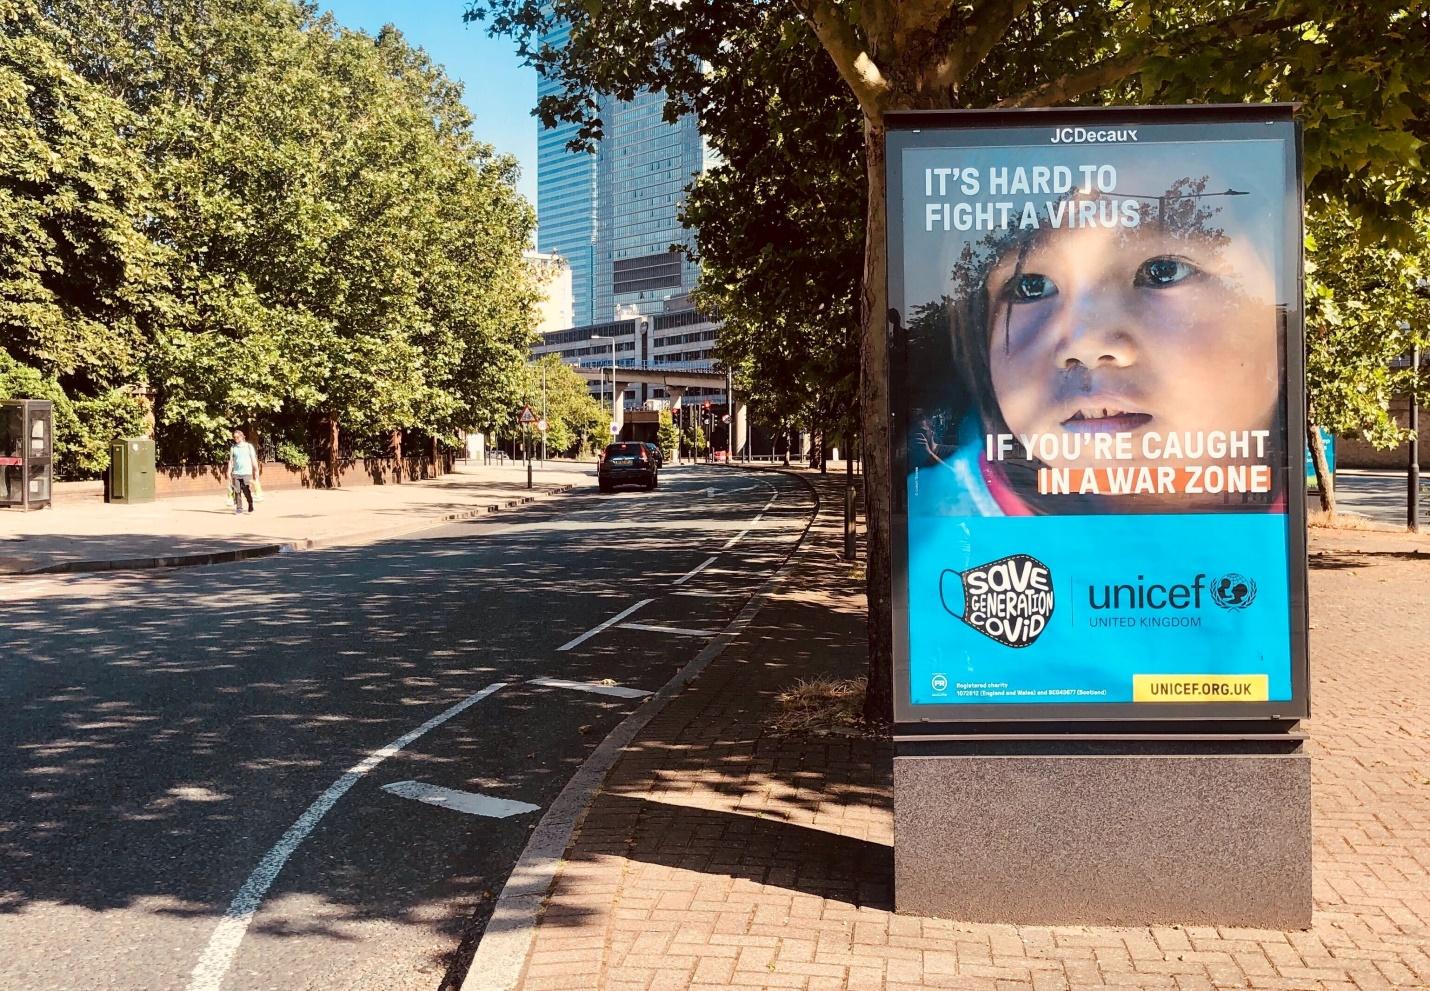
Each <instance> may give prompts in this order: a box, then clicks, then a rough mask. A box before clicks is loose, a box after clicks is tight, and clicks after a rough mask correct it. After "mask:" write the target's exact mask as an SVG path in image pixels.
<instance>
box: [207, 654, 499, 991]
mask: <svg viewBox="0 0 1430 991" xmlns="http://www.w3.org/2000/svg"><path fill="white" fill-rule="evenodd" d="M504 687H506V682H503V681H499V682H497V683H496V684H494V685H488V686H487V687H486V688H483V689H482V690H481V691H479V692H475V693H473V694H471V695H468V696H467V697H466V698H464V699H462V701H460V702H458V703H457V704H456V705H454V706H452V707H451V708H448V709H445V710H443V711H442V712H439V713H438V714H437V715H435V716H433V717H432V718H431V719H429V720H427V721H426V722H425V723H423V724H422V725H421V726H418V727H417V728H416V729H414V730H412V731H410V732H407V733H404V734H403V735H402V736H399V737H398V738H397V739H395V740H393V741H392V742H391V743H389V744H388V745H387V746H385V747H382V748H381V749H379V750H374V751H372V752H371V753H370V754H368V755H367V756H366V757H364V758H363V759H362V760H360V761H358V763H356V764H354V765H353V766H352V767H350V768H348V770H347V772H346V773H344V774H343V776H342V777H340V778H338V780H336V781H334V782H333V783H332V784H331V785H329V786H328V790H327V791H325V792H323V793H322V794H321V795H319V796H318V798H317V800H316V801H314V802H313V804H312V805H310V806H308V809H307V811H306V812H304V813H303V814H302V815H301V816H299V817H298V821H297V822H295V823H293V825H291V826H289V827H288V831H287V832H286V833H284V834H283V836H282V838H281V839H279V840H278V842H277V843H275V844H274V845H273V848H272V849H271V850H269V851H268V852H267V853H265V854H264V855H263V859H262V860H260V861H259V862H258V866H257V867H255V868H254V869H253V873H252V874H250V875H248V880H246V881H244V882H243V887H241V888H239V889H238V894H236V895H234V896H233V901H231V902H229V905H228V910H227V911H226V912H224V914H223V918H222V919H220V920H219V924H218V927H217V928H216V929H214V932H213V935H212V936H210V937H209V942H208V945H207V946H206V947H204V953H203V956H201V957H200V958H199V962H198V964H197V965H196V966H195V967H194V971H193V973H192V974H191V975H190V976H189V988H188V991H219V987H220V986H221V985H222V984H223V978H224V975H225V974H227V973H228V969H229V967H231V966H232V965H233V958H234V955H235V954H236V953H237V952H238V944H239V943H241V942H243V936H244V933H246V932H248V927H249V924H250V923H252V922H253V916H254V914H255V913H256V912H257V911H258V906H259V904H260V903H261V902H262V901H263V896H264V895H266V894H267V893H268V889H269V888H270V887H272V885H273V882H274V881H275V880H276V879H277V877H278V873H279V871H281V870H283V865H284V864H286V863H287V862H288V858H289V857H291V856H292V855H293V851H294V850H296V849H298V846H299V844H301V843H302V842H303V841H304V840H305V839H307V838H308V834H309V833H311V832H312V831H313V827H314V826H316V825H317V824H318V820H320V819H322V818H323V816H324V815H326V814H327V811H328V810H329V809H331V808H332V807H333V806H334V805H336V804H337V801H338V799H340V798H342V797H343V795H345V794H347V791H348V789H349V788H351V787H352V786H353V785H355V784H357V783H358V781H359V780H361V779H362V777H363V775H365V774H367V773H368V772H369V771H371V770H372V769H373V768H374V767H377V765H379V764H381V763H382V762H383V761H385V760H387V758H389V757H391V756H392V755H393V754H395V753H398V752H399V751H401V750H402V749H403V748H404V747H406V746H407V745H408V744H409V743H411V742H412V741H414V740H416V739H417V738H418V737H420V736H422V735H423V734H424V733H426V732H428V731H429V730H433V729H436V728H437V727H438V726H441V725H442V724H443V723H445V722H446V721H447V720H449V719H451V718H452V717H453V716H459V715H461V714H462V713H463V712H466V711H467V710H468V709H470V708H471V707H472V706H474V705H476V704H477V703H478V702H480V701H481V700H482V699H484V698H486V697H487V696H488V695H491V694H493V693H495V692H498V691H500V690H501V689H502V688H504Z"/></svg>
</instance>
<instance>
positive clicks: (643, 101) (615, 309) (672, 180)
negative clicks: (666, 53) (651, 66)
mask: <svg viewBox="0 0 1430 991" xmlns="http://www.w3.org/2000/svg"><path fill="white" fill-rule="evenodd" d="M568 37H569V28H567V27H566V26H565V25H562V26H561V27H560V28H557V29H555V30H553V31H552V32H550V33H549V34H547V35H545V36H543V39H542V40H543V41H544V42H545V43H547V44H549V45H552V46H554V47H559V46H560V45H563V44H565V43H566V41H567V38H568ZM558 91H559V86H558V85H557V84H556V83H554V82H551V81H549V80H546V79H540V80H539V82H538V83H537V93H538V95H539V96H542V95H545V94H547V93H554V92H558ZM664 107H665V96H664V94H663V93H642V94H640V95H638V96H637V97H636V98H635V99H633V100H629V101H625V100H614V99H607V100H604V101H603V103H602V106H601V107H600V117H601V120H602V122H603V123H604V125H605V134H604V137H603V138H602V140H601V142H600V146H599V149H598V151H597V152H596V154H594V155H590V154H584V153H573V152H570V151H567V150H566V147H565V146H566V142H568V141H569V140H571V137H572V136H573V135H574V134H575V133H576V130H577V128H576V126H575V125H572V124H564V125H561V126H559V127H555V128H550V129H548V128H542V129H541V131H540V133H539V135H538V138H537V142H538V144H537V174H536V201H537V247H538V249H539V250H540V251H543V252H556V253H558V254H560V255H562V256H563V257H565V258H566V259H567V260H568V261H569V262H570V264H571V283H572V292H573V294H574V299H573V305H572V317H573V320H574V323H575V324H576V325H577V326H584V325H589V324H593V323H604V322H607V321H610V320H616V319H624V318H626V317H631V316H635V315H637V314H652V313H664V312H669V311H673V310H683V309H688V308H689V306H690V304H689V301H688V295H689V293H690V290H691V289H693V288H694V286H695V279H696V276H697V274H698V268H697V266H695V265H694V264H692V263H691V262H689V261H687V260H686V259H685V257H684V255H683V254H682V253H681V252H680V251H678V250H676V251H672V250H670V249H671V247H672V246H675V245H684V244H686V243H687V241H688V239H689V232H688V231H686V230H685V229H684V228H683V227H681V225H680V220H679V216H678V214H679V211H680V207H681V203H682V202H683V201H684V198H685V196H684V189H685V187H686V186H688V185H689V184H690V182H691V181H692V179H693V178H694V176H695V175H696V174H697V173H699V172H700V171H701V170H702V168H703V167H704V164H705V157H706V156H705V150H704V145H703V142H702V141H701V139H700V131H699V128H698V127H697V126H696V121H695V118H694V117H693V116H686V117H682V118H681V119H680V120H679V121H678V122H677V123H675V124H670V123H667V122H666V121H665V120H664V119H663V118H662V116H661V115H662V112H663V110H664Z"/></svg>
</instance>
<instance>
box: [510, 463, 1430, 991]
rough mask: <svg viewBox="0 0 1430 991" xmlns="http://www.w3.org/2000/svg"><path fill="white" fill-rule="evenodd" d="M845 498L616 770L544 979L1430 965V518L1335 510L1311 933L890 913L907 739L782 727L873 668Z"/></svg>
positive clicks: (543, 943)
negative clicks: (797, 699) (827, 684)
mask: <svg viewBox="0 0 1430 991" xmlns="http://www.w3.org/2000/svg"><path fill="white" fill-rule="evenodd" d="M834 484H837V482H836V480H835V479H832V478H830V479H827V480H822V481H821V486H822V487H824V486H832V485H834ZM830 494H831V495H832V494H833V493H832V492H831V493H830ZM840 505H841V503H840V502H839V500H838V499H835V498H825V500H824V502H823V508H822V511H821V513H820V516H819V519H818V520H817V522H816V525H815V528H814V529H812V530H811V533H810V539H809V540H808V541H807V542H806V545H805V546H804V548H802V549H801V551H800V552H799V554H798V555H797V556H796V558H795V560H794V561H793V562H792V567H791V569H790V572H789V576H790V577H789V579H788V580H787V581H786V582H785V584H784V585H783V587H782V588H781V589H780V590H779V591H778V593H777V594H776V595H775V596H774V597H773V598H772V600H771V601H770V603H769V604H767V605H766V606H765V608H764V609H763V610H762V611H761V612H760V614H759V615H758V616H757V617H756V618H755V621H754V623H753V624H752V625H751V626H750V628H749V629H748V630H747V631H746V634H745V635H744V636H742V637H741V638H740V639H739V640H737V641H736V642H735V643H733V644H732V645H731V647H730V648H729V649H728V650H727V651H726V652H725V653H724V654H723V655H722V656H721V657H719V658H717V659H716V660H715V661H714V662H712V664H711V666H710V668H709V669H707V670H706V672H705V673H704V674H702V675H701V677H700V678H699V679H698V680H697V681H696V682H694V683H693V684H692V685H691V686H690V688H689V689H687V690H686V691H685V692H684V693H683V694H682V695H681V696H679V697H678V698H676V699H675V700H674V701H672V702H671V704H670V705H669V706H668V707H667V708H666V709H665V710H664V711H663V712H661V713H660V714H659V715H657V716H656V717H655V719H653V720H652V721H651V723H650V724H649V725H648V726H647V727H646V729H645V731H644V732H643V733H642V735H641V736H640V738H638V740H637V742H636V743H635V744H633V745H632V746H631V747H630V748H629V749H628V750H627V752H626V754H625V755H624V756H623V757H622V759H621V760H620V762H619V763H618V764H617V765H616V767H615V768H614V770H613V771H612V774H611V776H610V778H609V779H608V781H607V782H606V785H605V787H604V789H603V790H602V792H601V794H600V795H599V796H598V797H597V799H596V800H595V802H594V803H593V806H592V808H591V811H590V813H589V814H588V816H587V817H586V820H585V822H584V824H583V825H582V828H581V830H580V832H579V834H578V835H577V837H576V839H575V840H574V841H573V843H572V846H571V849H570V850H568V854H567V862H566V863H565V864H564V865H563V867H562V871H561V873H560V875H559V877H558V880H557V883H556V887H555V890H554V892H553V896H552V898H551V900H550V903H549V904H548V906H547V909H546V911H545V914H544V917H543V919H542V922H541V924H540V926H539V928H538V930H537V933H536V938H535V940H534V943H533V946H532V951H531V953H530V955H529V957H528V960H527V966H526V971H525V974H524V977H523V982H522V987H523V988H525V989H527V991H543V989H565V988H571V989H609V991H618V989H619V991H658V989H685V988H699V989H711V991H713V989H723V988H804V989H808V991H824V989H829V991H833V989H840V991H858V989H879V991H917V989H924V988H975V989H988V991H1012V989H1034V991H1044V989H1059V988H1062V989H1078V988H1123V989H1126V988H1166V989H1172V991H1193V989H1212V988H1218V989H1219V988H1267V989H1308V991H1321V989H1323V991H1351V989H1371V988H1395V989H1413V988H1430V687H1427V686H1430V649H1427V647H1426V644H1427V642H1430V540H1419V541H1417V542H1412V540H1411V539H1410V538H1408V537H1403V536H1399V535H1395V534H1384V533H1356V532H1344V531H1336V532H1328V531H1315V532H1313V536H1312V548H1313V555H1314V556H1313V558H1312V569H1313V570H1312V572H1311V587H1312V594H1313V598H1312V609H1313V617H1314V618H1313V633H1312V651H1313V670H1312V675H1313V703H1312V704H1313V709H1314V711H1315V714H1316V715H1315V719H1314V721H1313V722H1312V723H1311V726H1310V731H1311V734H1312V737H1313V739H1314V741H1315V742H1314V745H1313V775H1314V789H1315V793H1314V811H1315V858H1316V859H1315V901H1316V916H1315V924H1314V927H1313V928H1312V930H1311V931H1309V932H1289V933H1282V932H1270V931H1261V930H1237V929H1217V928H1212V927H1177V926H1169V927H1153V928H1145V929H1140V928H1139V929H1114V928H1101V927H1081V926H1079V927H1043V926H995V925H971V924H963V923H958V922H950V921H945V920H936V919H921V918H914V917H908V916H897V915H894V914H893V913H892V912H891V911H890V906H891V892H890V889H889V878H890V876H891V873H892V850H891V846H890V843H891V838H892V813H891V798H890V792H889V774H888V768H889V766H890V759H891V752H890V748H889V745H888V744H887V743H877V742H872V741H867V740H860V739H849V738H843V737H827V738H819V739H778V738H774V737H772V736H771V735H770V734H769V733H768V732H767V731H766V730H765V724H766V722H767V720H768V718H769V715H770V713H771V711H772V708H773V706H774V699H775V697H776V696H777V695H778V693H779V692H780V690H781V689H783V688H784V687H786V686H787V685H789V684H790V683H792V682H793V681H795V680H797V679H798V678H800V677H808V676H811V675H816V674H834V675H840V676H844V675H850V674H858V673H860V671H861V669H862V666H863V663H864V651H863V647H862V638H863V613H862V610H863V607H864V603H863V597H862V594H860V591H859V585H860V583H859V582H857V581H855V580H854V579H853V578H852V577H851V575H850V573H849V568H848V567H847V566H846V565H844V564H842V563H841V562H839V561H838V559H837V556H836V555H837V551H838V548H839V546H840V541H841V530H840V524H839V516H838V513H839V508H840ZM1417 552H1418V553H1417Z"/></svg>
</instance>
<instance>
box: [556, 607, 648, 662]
mask: <svg viewBox="0 0 1430 991" xmlns="http://www.w3.org/2000/svg"><path fill="white" fill-rule="evenodd" d="M654 601H655V600H654V599H641V600H640V601H639V602H637V603H636V604H635V605H633V606H631V607H630V608H629V609H623V610H621V611H620V612H618V613H616V614H615V615H614V616H612V617H611V618H610V619H608V620H606V621H605V622H604V623H602V624H601V625H600V626H593V627H591V628H590V629H589V630H587V631H586V632H585V633H583V634H581V635H580V636H579V637H577V638H576V639H575V640H568V641H567V642H566V643H563V644H562V645H561V646H560V647H557V648H556V650H557V652H558V653H559V652H560V651H563V650H570V649H571V648H573V647H579V646H581V645H582V644H583V643H585V642H586V641H587V640H590V639H591V638H592V637H594V636H595V635H596V634H597V633H600V632H601V631H602V630H606V629H609V628H611V627H612V626H615V625H616V624H617V623H619V622H620V621H621V620H623V619H625V618H626V617H627V616H629V615H630V614H631V613H633V612H635V611H636V610H637V609H641V608H644V607H645V606H648V605H650V604H651V603H652V602H654Z"/></svg>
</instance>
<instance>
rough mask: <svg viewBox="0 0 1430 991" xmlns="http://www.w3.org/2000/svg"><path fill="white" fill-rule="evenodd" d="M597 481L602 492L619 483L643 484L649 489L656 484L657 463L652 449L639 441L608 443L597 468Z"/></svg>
mask: <svg viewBox="0 0 1430 991" xmlns="http://www.w3.org/2000/svg"><path fill="white" fill-rule="evenodd" d="M596 481H597V484H599V485H600V487H601V491H602V492H610V491H611V490H612V489H614V488H615V487H616V486H617V485H643V486H645V488H646V489H647V490H650V489H653V488H655V486H656V463H655V459H654V458H652V457H651V453H650V449H649V448H648V447H646V445H644V444H642V443H640V442H639V441H633V440H628V441H621V442H619V443H616V444H607V445H606V452H605V455H604V456H603V457H602V458H601V464H600V466H599V467H598V468H597V469H596Z"/></svg>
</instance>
